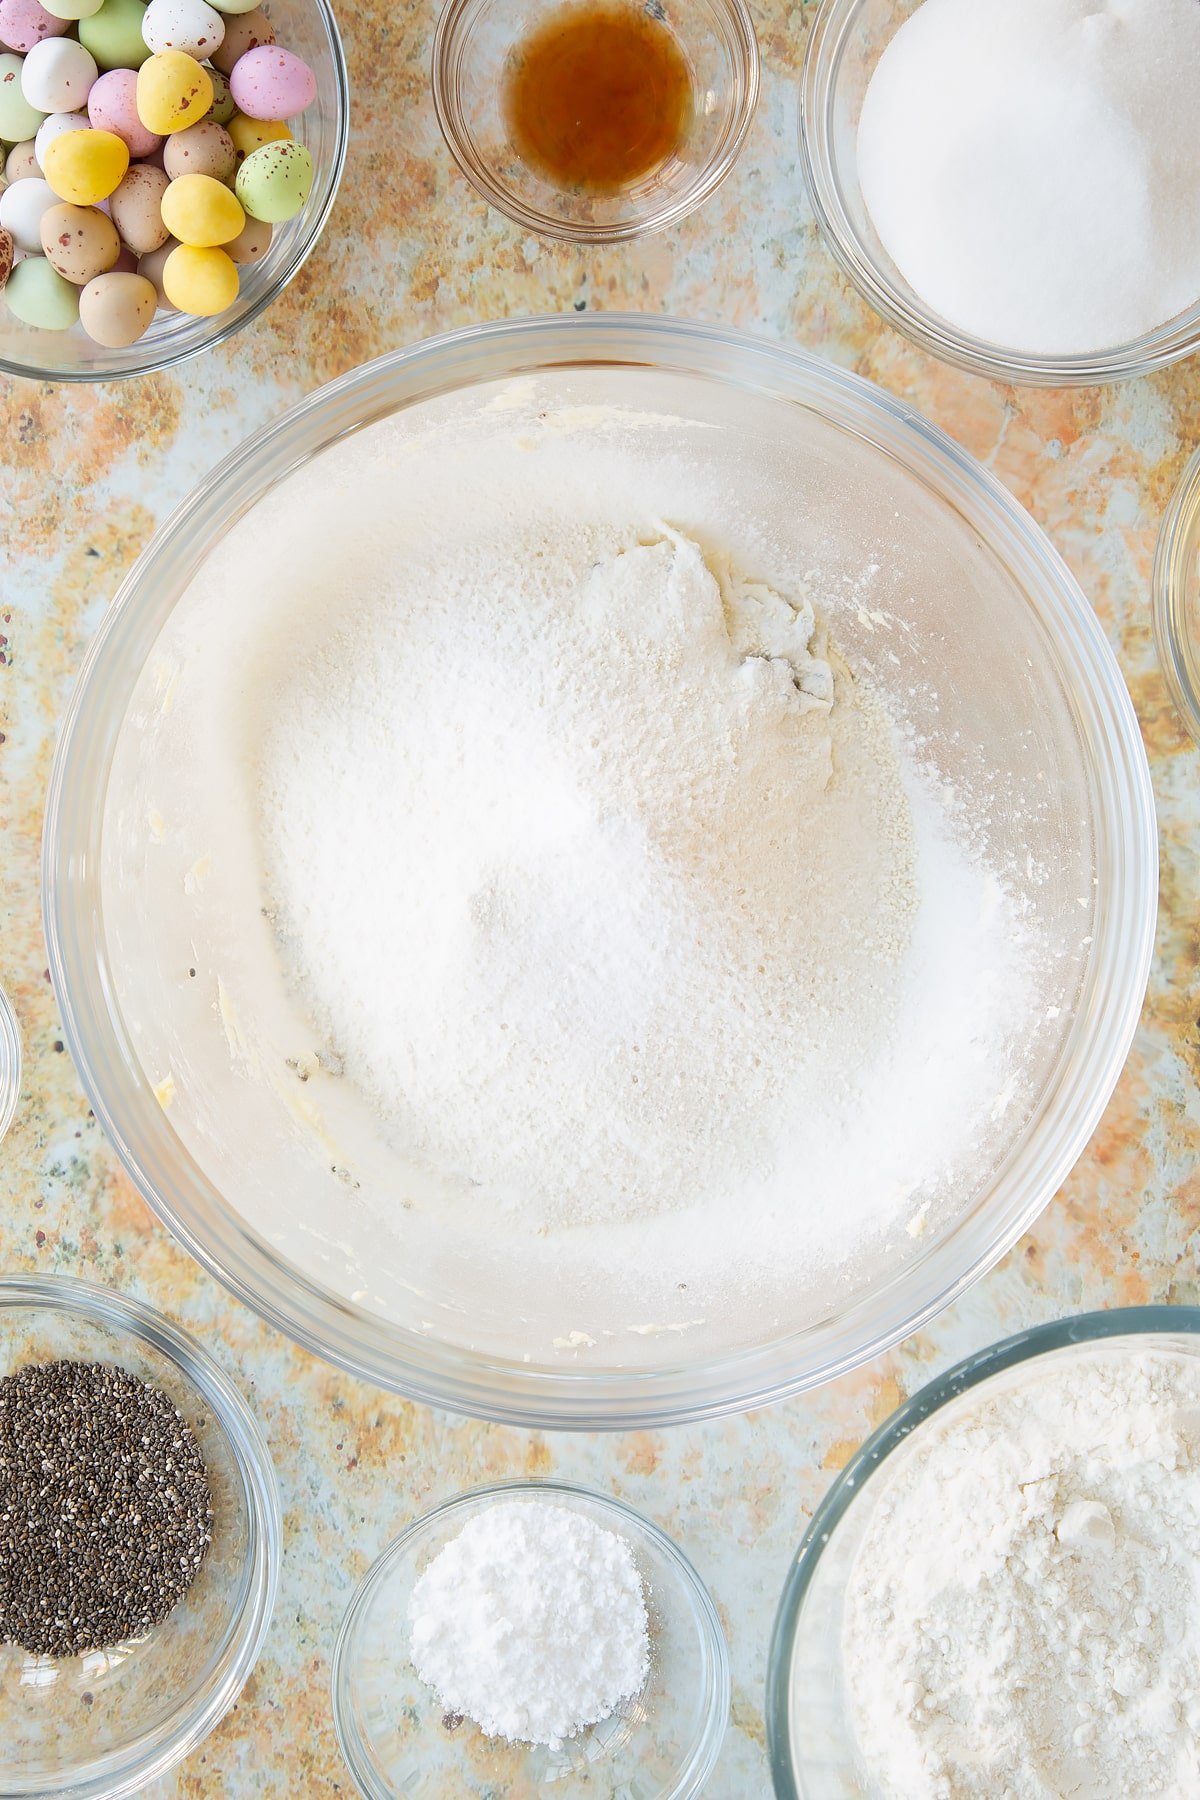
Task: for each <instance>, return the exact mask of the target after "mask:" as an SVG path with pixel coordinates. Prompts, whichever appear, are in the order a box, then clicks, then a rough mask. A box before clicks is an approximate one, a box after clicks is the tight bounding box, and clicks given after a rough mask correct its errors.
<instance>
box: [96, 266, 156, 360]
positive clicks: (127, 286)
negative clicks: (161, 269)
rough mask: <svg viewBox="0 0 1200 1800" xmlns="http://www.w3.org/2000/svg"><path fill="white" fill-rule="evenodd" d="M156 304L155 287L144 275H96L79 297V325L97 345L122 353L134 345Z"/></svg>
mask: <svg viewBox="0 0 1200 1800" xmlns="http://www.w3.org/2000/svg"><path fill="white" fill-rule="evenodd" d="M157 304H158V297H157V295H156V294H155V292H154V283H153V282H152V281H148V280H147V279H146V277H145V276H144V275H117V274H113V275H98V276H97V277H96V279H95V280H94V281H89V282H88V284H87V286H86V287H85V288H84V290H83V292H82V294H80V296H79V323H80V324H81V325H82V326H83V329H84V330H85V331H86V332H87V334H88V336H89V337H90V338H93V339H94V340H95V341H96V343H97V344H103V345H104V346H105V348H106V349H109V350H123V349H124V348H125V346H126V345H127V344H136V343H137V341H138V339H139V338H140V337H141V336H142V334H143V333H144V332H145V330H146V329H147V327H148V326H149V324H150V321H151V319H153V317H154V309H155V307H156V306H157Z"/></svg>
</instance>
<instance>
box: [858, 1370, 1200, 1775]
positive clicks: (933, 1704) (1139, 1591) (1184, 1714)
mask: <svg viewBox="0 0 1200 1800" xmlns="http://www.w3.org/2000/svg"><path fill="white" fill-rule="evenodd" d="M880 1485H882V1486H883V1489H884V1491H883V1493H882V1494H881V1495H880V1497H879V1498H878V1500H877V1501H876V1506H875V1512H874V1516H873V1517H872V1519H871V1523H870V1525H869V1527H868V1529H867V1532H866V1535H865V1537H864V1539H863V1541H862V1543H861V1545H860V1546H859V1549H858V1552H857V1556H856V1559H855V1563H854V1566H853V1568H852V1570H851V1573H850V1578H849V1582H848V1587H847V1595H846V1609H845V1618H844V1631H843V1651H844V1659H845V1688H846V1696H847V1703H848V1708H849V1712H850V1717H851V1722H852V1726H853V1730H854V1736H855V1739H856V1741H857V1745H858V1749H859V1752H860V1755H861V1758H862V1762H863V1764H864V1765H865V1769H866V1773H867V1776H868V1779H869V1782H870V1784H871V1785H870V1792H871V1793H872V1794H875V1795H878V1796H880V1800H1000V1796H1003V1797H1004V1800H1061V1796H1064V1795H1072V1796H1078V1797H1079V1800H1118V1797H1119V1796H1138V1800H1149V1797H1150V1796H1152V1795H1155V1796H1162V1797H1164V1800H1194V1797H1195V1795H1196V1794H1198V1793H1200V1679H1198V1677H1197V1669H1198V1668H1200V1358H1197V1357H1194V1356H1186V1355H1181V1354H1178V1353H1175V1352H1168V1351H1165V1350H1158V1349H1154V1350H1151V1349H1145V1350H1143V1349H1140V1348H1136V1347H1131V1343H1130V1341H1129V1340H1126V1341H1125V1342H1124V1343H1106V1344H1095V1345H1092V1346H1090V1347H1088V1348H1086V1349H1079V1350H1074V1349H1072V1350H1063V1351H1060V1352H1057V1353H1055V1354H1053V1355H1050V1356H1047V1357H1044V1358H1038V1359H1035V1360H1033V1361H1031V1362H1028V1363H1025V1364H1024V1365H1022V1366H1021V1367H1019V1368H1018V1369H1016V1370H1013V1371H1012V1372H1011V1373H1010V1374H1008V1375H1005V1376H1001V1377H998V1378H997V1379H996V1380H995V1381H994V1382H989V1383H987V1384H985V1385H983V1386H981V1387H980V1388H978V1389H977V1390H975V1391H974V1392H971V1393H968V1394H967V1395H966V1396H964V1398H963V1399H962V1400H960V1401H958V1402H952V1403H951V1404H950V1405H949V1406H948V1407H947V1408H946V1410H945V1412H944V1413H942V1414H939V1415H937V1416H935V1418H934V1419H933V1420H931V1421H930V1422H929V1423H928V1424H927V1425H925V1426H922V1427H921V1428H920V1429H919V1430H918V1431H917V1433H916V1434H915V1435H914V1436H913V1438H912V1439H911V1440H909V1442H908V1443H907V1444H906V1445H905V1446H904V1447H903V1448H902V1449H900V1450H899V1451H897V1452H896V1453H895V1454H894V1458H893V1460H892V1462H891V1463H890V1464H889V1465H888V1468H887V1469H886V1470H883V1471H881V1472H880V1474H879V1475H878V1476H876V1477H875V1478H874V1479H873V1481H872V1482H871V1484H870V1485H869V1486H868V1488H867V1490H866V1491H865V1493H864V1496H863V1500H862V1501H860V1504H864V1503H869V1498H870V1495H871V1491H872V1489H874V1488H876V1487H878V1486H880Z"/></svg>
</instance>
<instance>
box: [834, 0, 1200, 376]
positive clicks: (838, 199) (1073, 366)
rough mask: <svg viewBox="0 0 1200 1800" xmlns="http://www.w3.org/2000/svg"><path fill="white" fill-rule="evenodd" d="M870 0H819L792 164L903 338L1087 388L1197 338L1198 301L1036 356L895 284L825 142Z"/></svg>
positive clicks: (860, 283)
mask: <svg viewBox="0 0 1200 1800" xmlns="http://www.w3.org/2000/svg"><path fill="white" fill-rule="evenodd" d="M872 3H873V0H821V6H820V9H819V11H818V13H817V16H816V18H815V19H814V20H813V23H812V26H811V27H810V29H809V34H808V43H807V45H806V47H805V52H804V64H803V67H802V70H801V75H800V166H801V170H802V172H803V176H804V183H805V186H806V187H807V189H808V194H809V198H810V199H811V201H812V206H813V212H814V213H815V215H816V219H817V224H818V226H819V228H820V231H821V235H822V237H823V238H824V239H825V242H826V244H827V245H828V247H829V249H830V251H831V252H832V255H833V258H834V260H835V262H836V263H837V264H838V266H839V268H840V269H841V271H842V273H843V274H844V275H846V276H847V277H848V278H849V280H850V281H851V282H852V283H853V284H854V286H855V287H856V288H857V289H858V291H859V293H860V294H861V295H862V297H863V299H864V300H866V301H867V302H868V304H869V305H870V306H872V307H873V308H874V309H875V311H876V312H877V313H878V314H879V315H880V316H881V318H883V319H885V320H886V321H887V323H888V324H889V325H891V326H893V327H894V328H895V330H897V331H898V332H900V333H901V335H902V336H904V337H906V338H908V339H909V341H910V342H911V343H914V344H916V345H918V346H919V347H920V348H921V349H922V350H926V351H928V352H929V354H930V355H931V356H936V357H937V358H938V359H939V360H940V361H941V362H946V363H951V364H953V365H954V366H955V367H956V368H960V369H967V370H969V371H970V372H971V373H972V374H975V375H986V376H988V377H989V378H990V379H991V380H993V381H1001V382H1006V383H1012V384H1014V385H1017V386H1027V387H1091V386H1096V385H1098V384H1100V383H1103V382H1109V381H1121V380H1124V379H1126V378H1127V377H1130V376H1134V375H1145V374H1148V373H1149V372H1150V371H1151V370H1153V369H1163V368H1166V367H1167V366H1168V365H1169V364H1171V363H1174V362H1179V361H1180V360H1181V359H1182V358H1183V357H1185V356H1190V355H1191V354H1192V352H1193V351H1194V350H1195V349H1196V348H1197V347H1198V346H1200V300H1198V302H1197V304H1196V305H1195V306H1193V307H1190V308H1189V309H1188V310H1187V312H1184V313H1180V314H1179V315H1178V316H1177V317H1176V318H1174V319H1169V320H1167V321H1166V323H1165V324H1163V325H1160V326H1158V327H1156V329H1155V330H1154V331H1150V332H1147V333H1146V334H1145V335H1144V336H1143V337H1140V338H1134V339H1133V340H1132V341H1131V342H1129V343H1127V344H1117V345H1114V346H1113V347H1112V348H1111V349H1107V350H1099V351H1092V352H1089V353H1087V354H1085V355H1081V356H1041V355H1031V354H1027V353H1024V352H1022V351H1019V350H1011V349H1008V348H1007V347H1006V346H1004V345H1000V344H992V343H989V342H988V341H987V340H986V339H983V338H976V337H972V336H970V335H969V334H968V333H966V332H960V331H957V330H956V329H955V327H954V326H953V325H951V324H949V323H948V321H947V320H945V319H943V318H942V317H941V316H940V315H939V314H938V313H935V312H933V311H932V310H931V309H929V308H927V307H926V306H924V305H923V304H922V302H921V301H920V300H919V299H918V297H917V296H916V295H915V294H914V293H913V292H912V291H911V290H910V289H909V288H908V287H907V286H905V288H904V289H901V288H899V287H898V286H897V285H896V283H895V281H894V280H893V279H892V277H891V275H890V274H889V273H888V271H887V270H886V269H883V268H881V267H880V265H879V262H878V260H877V258H876V255H875V252H874V250H873V248H872V247H871V245H870V244H869V243H868V242H866V241H865V240H864V239H863V237H862V235H861V234H860V232H859V231H858V230H857V228H856V226H855V225H854V222H853V220H852V219H851V218H850V215H849V213H848V211H847V208H846V206H845V204H844V199H843V190H842V184H841V180H840V176H839V170H838V159H837V157H836V155H835V153H834V150H833V135H834V134H833V129H832V126H833V100H834V94H835V91H836V78H837V73H838V69H839V66H840V64H841V59H842V55H843V53H844V50H845V47H846V45H847V43H848V42H849V41H850V39H851V38H852V37H854V36H855V34H856V33H857V32H858V30H859V27H860V20H861V17H862V14H863V13H864V11H865V10H866V8H867V6H868V5H871V4H872Z"/></svg>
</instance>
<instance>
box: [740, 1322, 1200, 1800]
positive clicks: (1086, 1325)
mask: <svg viewBox="0 0 1200 1800" xmlns="http://www.w3.org/2000/svg"><path fill="white" fill-rule="evenodd" d="M1171 1335H1174V1336H1177V1337H1178V1336H1181V1335H1182V1336H1193V1335H1200V1306H1166V1305H1158V1306H1124V1307H1122V1306H1118V1307H1109V1308H1106V1309H1104V1310H1103V1311H1100V1312H1087V1313H1075V1314H1073V1315H1072V1316H1071V1317H1070V1318H1066V1319H1050V1320H1047V1321H1046V1322H1045V1323H1044V1324H1042V1325H1031V1326H1029V1327H1028V1328H1027V1329H1026V1330H1024V1331H1017V1332H1014V1333H1013V1335H1012V1336H1011V1337H1006V1338H1001V1339H999V1340H998V1341H997V1342H996V1343H994V1344H989V1345H988V1346H987V1347H986V1348H985V1349H983V1350H977V1351H976V1352H975V1353H974V1354H973V1355H971V1356H965V1357H963V1358H962V1360H961V1361H960V1362H956V1363H955V1364H954V1365H953V1367H951V1368H949V1369H947V1370H946V1371H945V1372H944V1373H943V1374H941V1375H937V1376H935V1377H934V1379H933V1380H932V1381H928V1382H926V1384H925V1386H924V1387H921V1388H918V1389H917V1391H916V1393H915V1394H912V1395H910V1396H909V1398H908V1399H907V1400H906V1401H905V1402H904V1404H903V1405H902V1406H898V1407H897V1408H896V1410H895V1412H894V1413H892V1414H891V1415H890V1416H889V1417H888V1418H886V1419H885V1420H884V1421H883V1424H882V1425H880V1426H878V1427H877V1428H876V1430H874V1431H873V1432H872V1433H871V1435H870V1437H869V1438H867V1439H866V1441H865V1442H864V1443H863V1444H862V1445H861V1446H860V1447H859V1449H858V1450H857V1451H856V1452H855V1454H854V1455H853V1456H852V1457H851V1458H850V1461H849V1462H848V1463H847V1464H846V1466H845V1468H844V1469H842V1471H841V1472H840V1474H839V1475H838V1477H837V1479H836V1481H834V1483H833V1485H832V1487H830V1489H829V1490H828V1492H827V1493H826V1494H825V1497H824V1498H823V1499H822V1501H821V1503H820V1505H819V1506H818V1507H817V1510H816V1511H815V1512H814V1514H813V1516H812V1520H811V1522H810V1523H809V1527H808V1530H807V1531H806V1532H805V1534H804V1536H803V1538H802V1539H801V1540H800V1548H799V1549H798V1550H797V1552H796V1555H795V1557H794V1558H793V1561H792V1564H791V1567H790V1569H789V1571H788V1577H787V1580H786V1582H785V1583H784V1588H783V1593H782V1595H781V1596H780V1601H779V1607H778V1610H777V1612H776V1614H775V1627H774V1630H773V1632H772V1634H771V1649H770V1654H769V1656H768V1659H767V1708H766V1727H767V1753H768V1756H769V1758H770V1763H771V1778H772V1781H773V1782H774V1786H775V1795H776V1800H804V1794H803V1791H802V1790H801V1789H800V1788H799V1787H797V1785H796V1779H795V1775H794V1772H793V1763H792V1746H791V1737H790V1733H789V1730H788V1686H789V1682H790V1680H791V1664H792V1648H793V1644H794V1641H795V1635H796V1625H797V1621H798V1619H799V1616H800V1611H801V1608H802V1607H803V1604H804V1597H805V1595H806V1593H807V1592H808V1588H809V1585H810V1583H811V1581H812V1578H813V1574H814V1572H815V1570H816V1567H817V1564H818V1563H819V1562H820V1560H821V1557H822V1555H823V1554H824V1551H825V1546H826V1545H827V1544H828V1542H829V1541H830V1539H831V1538H832V1536H833V1534H834V1532H835V1531H836V1529H837V1527H838V1525H839V1523H840V1522H841V1520H842V1518H843V1517H844V1516H845V1514H846V1513H847V1512H848V1511H849V1510H850V1508H851V1506H852V1505H853V1504H854V1501H855V1499H856V1498H857V1496H858V1495H859V1494H860V1493H861V1492H862V1490H863V1488H864V1487H865V1486H866V1485H867V1482H868V1481H869V1480H870V1478H871V1477H872V1476H873V1475H875V1474H877V1473H878V1471H879V1470H880V1469H881V1468H882V1466H883V1464H884V1463H885V1462H886V1461H887V1459H888V1457H889V1456H890V1455H891V1454H892V1452H893V1451H894V1450H896V1449H897V1448H898V1447H899V1446H900V1445H901V1444H902V1443H903V1442H904V1441H905V1439H906V1438H908V1437H909V1436H911V1434H912V1433H913V1431H915V1430H916V1428H917V1427H918V1426H919V1425H922V1424H923V1423H924V1422H925V1420H926V1419H928V1418H931V1417H932V1416H933V1414H934V1413H936V1412H938V1411H940V1409H941V1408H942V1407H943V1406H946V1405H947V1404H948V1403H949V1402H950V1401H951V1400H957V1399H958V1397H959V1396H960V1395H961V1394H965V1393H969V1392H970V1390H971V1389H972V1388H974V1387H978V1386H979V1384H980V1383H981V1382H984V1381H988V1380H990V1379H991V1377H992V1376H993V1375H999V1374H1001V1373H1003V1371H1004V1370H1005V1369H1011V1368H1015V1367H1016V1366H1017V1365H1018V1364H1020V1363H1023V1362H1030V1361H1032V1360H1033V1359H1034V1358H1036V1357H1039V1356H1045V1355H1047V1354H1049V1352H1051V1351H1053V1350H1062V1349H1065V1348H1066V1347H1068V1346H1069V1345H1073V1344H1094V1343H1099V1342H1102V1341H1103V1340H1104V1339H1106V1338H1122V1337H1145V1336H1171Z"/></svg>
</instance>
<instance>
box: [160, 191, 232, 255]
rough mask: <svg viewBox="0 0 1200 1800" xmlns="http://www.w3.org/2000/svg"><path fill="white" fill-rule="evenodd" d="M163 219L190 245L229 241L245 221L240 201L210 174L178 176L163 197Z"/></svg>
mask: <svg viewBox="0 0 1200 1800" xmlns="http://www.w3.org/2000/svg"><path fill="white" fill-rule="evenodd" d="M161 205H162V222H163V224H164V225H165V226H166V228H167V230H168V231H169V232H170V233H171V236H172V237H177V238H178V239H179V241H180V243H181V244H191V245H192V246H193V248H206V247H209V246H211V245H214V244H228V243H229V242H230V241H231V240H232V239H233V238H235V237H237V235H238V233H239V232H240V231H241V229H242V226H243V225H244V224H245V223H246V215H245V213H244V212H243V211H242V208H241V203H240V201H238V200H237V199H236V198H235V197H234V195H233V194H231V193H230V191H229V189H228V188H227V187H226V186H225V184H224V182H221V181H217V180H216V179H215V178H214V177H213V176H212V175H179V176H176V178H175V180H174V181H173V182H172V183H171V185H170V186H169V187H168V189H167V191H166V193H165V194H164V195H163V197H162V202H161Z"/></svg>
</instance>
